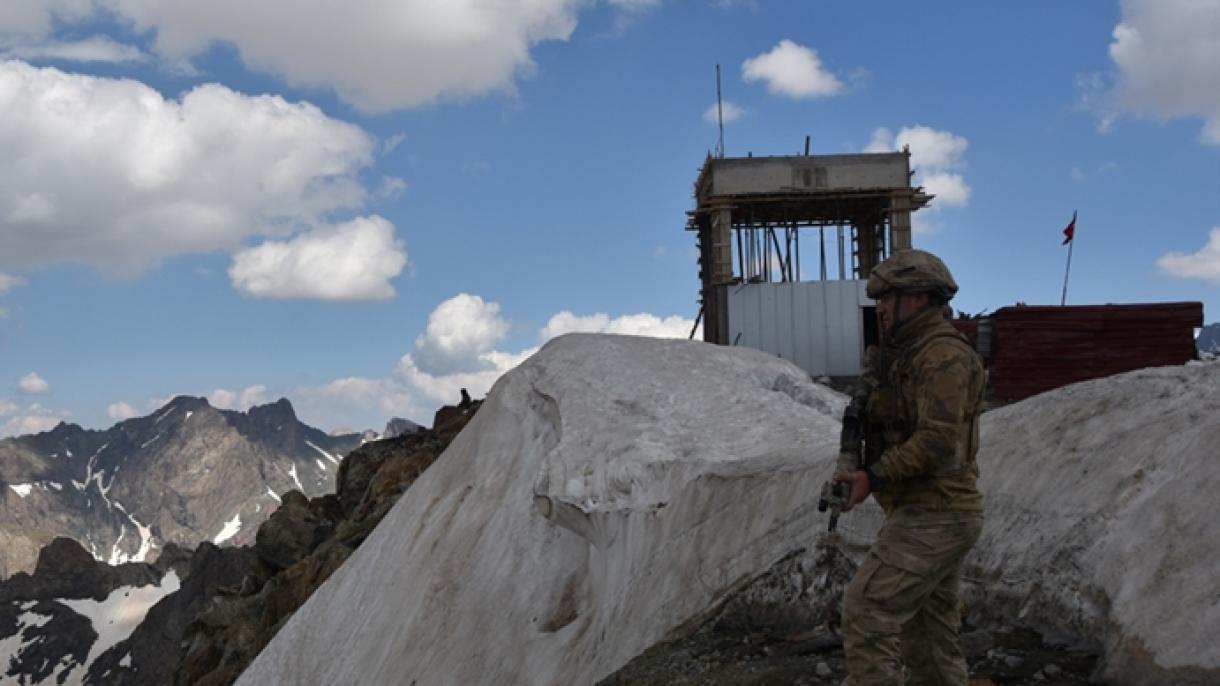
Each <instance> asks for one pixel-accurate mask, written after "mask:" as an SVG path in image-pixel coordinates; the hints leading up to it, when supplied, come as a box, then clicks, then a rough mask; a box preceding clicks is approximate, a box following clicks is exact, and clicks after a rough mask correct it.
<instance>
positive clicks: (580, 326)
mask: <svg viewBox="0 0 1220 686" xmlns="http://www.w3.org/2000/svg"><path fill="white" fill-rule="evenodd" d="M694 324H695V322H694V321H693V320H691V319H687V318H685V317H680V316H678V315H670V316H668V317H665V318H664V319H662V318H661V317H658V316H656V315H655V314H649V313H646V312H643V313H640V314H627V315H623V316H621V317H615V318H614V319H611V318H610V316H609V315H607V314H604V313H602V312H598V313H596V314H591V315H583V316H581V315H576V314H573V313H572V312H569V311H568V310H564V311H562V312H560V313H558V314H556V315H554V316H553V317H551V319H550V320H549V321H548V322H547V323H546V326H544V327H542V329H541V330H539V332H538V337H539V338H540V339H541V340H542V341H544V342H545V341H548V340H550V339H552V338H554V337H556V336H562V335H564V334H567V333H612V334H623V335H630V336H653V337H655V338H687V337H688V336H690V332H691V327H693V326H694ZM696 335H698V332H696Z"/></svg>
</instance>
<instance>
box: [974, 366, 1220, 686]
mask: <svg viewBox="0 0 1220 686" xmlns="http://www.w3.org/2000/svg"><path fill="white" fill-rule="evenodd" d="M1218 417H1220V363H1214V362H1213V363H1206V364H1189V365H1185V366H1181V367H1162V368H1157V369H1143V370H1138V371H1135V372H1129V373H1127V374H1121V375H1118V376H1113V377H1108V378H1104V379H1097V380H1094V381H1088V382H1085V383H1081V384H1076V385H1073V386H1068V387H1065V388H1061V389H1058V390H1056V391H1052V392H1050V393H1045V394H1042V395H1039V396H1035V397H1034V398H1031V399H1028V400H1026V401H1024V402H1021V403H1017V404H1014V405H1011V406H1008V407H1005V408H1001V409H998V410H995V411H993V412H990V413H988V414H987V415H985V417H984V422H983V438H982V450H981V451H980V454H979V463H980V469H981V472H982V479H981V481H980V486H981V488H982V489H983V492H984V495H985V497H986V498H987V518H986V524H985V528H984V531H983V537H982V539H981V541H980V543H979V545H978V546H977V548H976V552H975V554H974V555H973V556H972V558H971V559H970V563H971V565H972V566H973V567H974V568H975V570H976V573H977V574H981V575H983V577H984V578H989V579H995V580H997V581H998V584H999V586H1000V587H1001V588H1003V589H1004V592H1003V594H1002V595H1004V596H1006V597H1007V598H1008V599H1009V600H1010V602H1012V603H1013V604H1014V605H1015V606H1016V607H1017V611H1018V612H1019V613H1020V615H1021V616H1022V617H1025V618H1026V619H1027V620H1029V621H1037V622H1041V623H1043V624H1046V625H1050V626H1056V627H1059V628H1063V629H1070V630H1072V631H1073V632H1074V633H1076V634H1077V635H1084V636H1094V637H1098V638H1100V639H1101V640H1102V642H1103V644H1104V646H1103V647H1104V649H1105V651H1106V661H1107V667H1106V676H1108V677H1109V678H1111V679H1115V680H1119V679H1120V677H1121V678H1122V679H1124V680H1125V683H1148V682H1153V681H1165V682H1168V681H1173V680H1174V679H1167V677H1165V676H1164V675H1156V674H1152V673H1143V672H1140V671H1139V670H1142V669H1147V668H1149V666H1150V663H1149V661H1151V662H1154V663H1155V664H1156V665H1157V667H1158V668H1163V669H1173V668H1178V667H1188V666H1190V667H1200V668H1205V669H1217V668H1220V642H1217V641H1216V640H1215V637H1216V636H1220V592H1218V591H1217V588H1218V587H1217V585H1216V583H1215V578H1216V570H1217V569H1220V520H1218V519H1217V518H1216V517H1215V516H1214V512H1213V510H1214V509H1215V508H1214V506H1215V503H1216V502H1217V501H1216V493H1218V492H1220V460H1217V459H1216V457H1217V449H1216V446H1218V445H1220V421H1218V419H1217V418H1218Z"/></svg>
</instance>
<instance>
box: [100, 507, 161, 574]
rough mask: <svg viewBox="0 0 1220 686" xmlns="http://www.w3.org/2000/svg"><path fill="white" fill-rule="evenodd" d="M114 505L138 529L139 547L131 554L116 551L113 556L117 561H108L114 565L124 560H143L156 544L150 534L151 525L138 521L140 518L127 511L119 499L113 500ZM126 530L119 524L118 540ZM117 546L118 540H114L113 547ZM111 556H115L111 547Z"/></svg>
mask: <svg viewBox="0 0 1220 686" xmlns="http://www.w3.org/2000/svg"><path fill="white" fill-rule="evenodd" d="M114 506H115V508H116V509H118V510H119V511H120V512H122V513H123V515H124V516H126V517H127V519H128V521H130V522H131V523H132V525H134V526H135V527H136V531H138V532H139V534H140V547H139V549H138V550H136V552H135V554H133V555H125V554H123V553H122V552H121V551H120V552H119V553H118V555H117V557H116V558H115V559H117V562H110V564H112V565H114V564H122V563H124V562H144V561H145V560H147V559H148V554H149V553H150V552H152V549H153V546H155V545H156V541H155V540H154V539H153V535H152V527H147V526H144V525H143V524H142V523H141V522H140V520H138V519H136V518H135V515H133V514H131V513H130V512H128V511H127V508H125V507H123V503H120V502H119V501H117V500H116V501H114ZM126 532H127V529H126V527H123V526H120V528H119V539H120V540H121V539H122V538H123V534H125V533H126ZM117 547H118V541H115V548H116V549H117ZM111 556H112V557H115V551H114V550H113V549H112V551H111Z"/></svg>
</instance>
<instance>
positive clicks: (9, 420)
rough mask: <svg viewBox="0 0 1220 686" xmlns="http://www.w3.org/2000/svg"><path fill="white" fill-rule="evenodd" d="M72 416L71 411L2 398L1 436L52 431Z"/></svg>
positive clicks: (0, 401) (0, 406) (0, 403)
mask: <svg viewBox="0 0 1220 686" xmlns="http://www.w3.org/2000/svg"><path fill="white" fill-rule="evenodd" d="M71 416H72V415H71V413H70V412H67V411H64V410H53V409H51V408H48V407H44V406H42V405H39V404H38V403H32V404H29V405H24V406H23V405H21V404H19V403H17V402H14V401H13V400H10V399H8V398H0V438H5V437H8V436H24V435H27V434H36V433H41V432H43V431H50V430H51V429H53V428H55V426H56V425H57V424H59V423H60V422H61V421H64V420H65V419H67V418H68V417H71Z"/></svg>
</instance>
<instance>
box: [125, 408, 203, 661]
mask: <svg viewBox="0 0 1220 686" xmlns="http://www.w3.org/2000/svg"><path fill="white" fill-rule="evenodd" d="M187 414H190V413H187ZM119 666H120V667H130V666H131V651H127V654H126V655H124V656H123V659H122V660H119Z"/></svg>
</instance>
